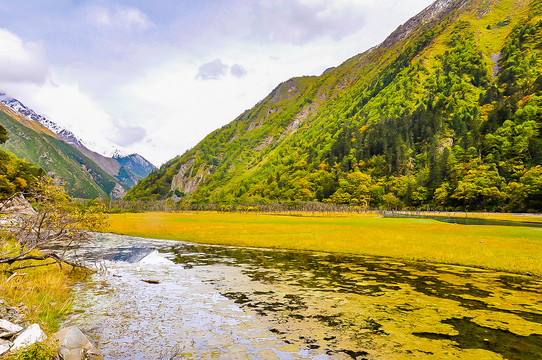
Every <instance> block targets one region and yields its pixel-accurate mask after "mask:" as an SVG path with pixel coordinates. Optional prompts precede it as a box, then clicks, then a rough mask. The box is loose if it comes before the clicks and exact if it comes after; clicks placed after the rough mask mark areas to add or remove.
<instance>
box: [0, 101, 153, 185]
mask: <svg viewBox="0 0 542 360" xmlns="http://www.w3.org/2000/svg"><path fill="white" fill-rule="evenodd" d="M0 102H2V103H3V104H5V105H6V106H8V107H9V108H11V109H12V110H13V111H15V112H17V113H19V114H21V115H22V116H24V117H26V118H27V119H29V120H33V121H35V122H37V123H39V124H41V125H43V126H44V127H45V128H47V129H49V130H51V131H52V132H53V133H54V134H55V135H56V136H57V137H58V138H60V139H61V140H63V141H64V142H65V143H67V144H69V145H71V146H73V147H75V148H76V149H77V150H79V151H80V152H81V153H83V154H84V155H85V156H86V157H88V158H89V159H90V160H92V161H93V162H94V163H96V164H97V165H98V166H99V167H100V168H101V169H103V170H104V171H105V172H106V173H107V174H109V175H110V176H112V177H114V178H115V179H116V180H117V181H118V182H119V183H120V184H121V185H123V186H126V187H128V188H130V187H133V186H134V185H135V184H136V183H137V182H138V181H139V180H140V179H142V178H144V177H145V176H147V175H148V174H149V173H150V172H152V171H154V170H155V169H156V167H155V166H154V165H153V164H151V163H150V162H149V161H148V160H146V159H145V158H143V157H142V156H141V155H138V154H130V155H128V154H127V153H126V150H124V149H122V148H120V147H119V146H116V145H114V144H111V147H110V149H109V150H108V152H109V153H110V154H111V156H105V155H103V154H101V153H98V152H96V151H93V150H90V149H89V147H88V145H87V143H86V141H84V140H82V139H81V138H79V137H78V136H76V135H75V134H74V133H73V132H71V131H70V130H68V129H66V128H64V127H62V126H60V125H58V124H57V123H56V122H54V121H52V120H50V119H48V118H47V117H45V116H43V115H40V114H38V113H36V112H35V111H34V110H32V109H31V108H29V107H27V106H26V105H24V104H23V103H22V102H20V101H19V100H17V99H14V98H11V97H9V96H7V95H6V94H3V93H2V94H0ZM117 193H118V194H122V193H123V191H121V190H120V188H119V187H117ZM119 196H120V195H119Z"/></svg>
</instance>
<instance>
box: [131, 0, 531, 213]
mask: <svg viewBox="0 0 542 360" xmlns="http://www.w3.org/2000/svg"><path fill="white" fill-rule="evenodd" d="M541 74H542V5H541V3H540V1H531V0H495V1H482V0H450V1H446V0H439V1H437V2H436V3H435V4H434V5H433V6H432V7H430V8H428V9H426V10H425V11H424V12H422V13H421V14H419V15H418V16H416V17H414V18H412V19H411V20H409V21H408V22H407V23H406V24H404V25H402V26H401V27H399V28H398V29H397V30H396V31H395V32H394V33H393V34H392V35H390V37H389V38H388V39H387V40H386V41H385V42H384V43H383V44H382V45H380V46H379V47H377V48H374V49H371V50H369V51H367V52H365V53H363V54H360V55H358V56H355V57H353V58H352V59H350V60H348V61H346V62H345V63H344V64H342V65H341V66H339V67H337V68H334V69H332V70H330V71H327V72H326V73H324V74H322V75H321V76H319V77H302V78H295V79H291V80H289V81H287V82H285V83H283V84H281V85H279V86H278V87H277V88H276V89H275V90H274V91H273V92H272V93H271V94H270V95H269V96H268V97H266V98H265V99H264V100H263V101H261V102H260V103H259V104H257V105H256V106H255V107H254V108H252V109H251V110H249V111H247V112H245V113H244V114H242V115H241V116H240V117H238V118H237V119H236V120H234V121H233V122H232V123H230V124H228V125H226V126H224V127H223V128H221V129H219V130H216V131H215V132H213V133H212V134H210V135H209V136H207V137H206V138H205V139H204V140H203V141H201V142H200V143H199V144H198V145H197V146H196V147H194V148H193V149H191V150H190V151H188V152H187V153H185V154H184V155H183V156H181V157H178V158H175V159H173V160H171V161H169V162H168V163H166V164H165V165H163V166H162V167H161V168H160V169H159V170H157V171H155V172H154V173H152V174H151V175H150V176H149V177H147V178H146V179H144V180H143V181H141V182H140V183H139V184H138V185H137V186H136V187H135V188H133V189H132V190H131V191H129V192H128V194H127V198H128V199H135V198H140V199H155V198H165V197H168V196H172V195H173V194H175V195H176V196H178V197H183V196H187V197H188V199H190V200H192V201H197V202H223V203H231V202H241V203H250V202H277V201H314V200H316V201H324V202H333V203H340V204H354V205H358V204H359V205H363V206H370V207H378V206H386V207H405V206H406V207H412V208H418V207H425V206H431V207H433V208H450V209H486V210H513V211H520V210H534V211H538V210H542V177H541V175H542V138H541V136H540V132H539V129H540V127H541V125H542V111H541V107H542V76H541Z"/></svg>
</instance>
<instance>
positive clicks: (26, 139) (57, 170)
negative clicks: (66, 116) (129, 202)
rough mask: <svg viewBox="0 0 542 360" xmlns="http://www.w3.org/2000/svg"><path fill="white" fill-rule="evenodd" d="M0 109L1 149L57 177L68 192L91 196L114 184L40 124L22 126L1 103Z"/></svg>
mask: <svg viewBox="0 0 542 360" xmlns="http://www.w3.org/2000/svg"><path fill="white" fill-rule="evenodd" d="M0 110H1V111H0V124H1V125H2V126H3V127H5V129H6V130H7V133H8V135H9V140H8V141H6V143H5V144H3V145H2V149H4V150H7V151H10V152H12V153H14V154H15V155H16V156H17V157H19V158H22V159H25V160H27V161H29V162H31V163H32V164H35V165H37V166H39V167H41V168H42V169H44V170H45V171H46V172H47V173H48V174H50V175H53V176H55V177H59V178H61V179H62V180H63V181H65V183H66V187H67V189H68V192H69V193H70V195H72V196H75V197H80V198H87V199H92V198H96V197H107V196H108V194H110V193H111V191H112V190H113V188H114V187H115V185H116V182H115V181H114V179H113V178H112V177H111V176H109V175H108V174H106V173H105V172H104V171H103V170H102V169H101V168H99V167H98V166H97V165H96V164H95V163H93V162H92V161H90V160H89V159H88V158H87V157H86V156H84V155H83V154H81V153H80V152H79V151H78V150H76V149H75V148H73V147H72V146H70V145H68V144H66V143H65V142H63V141H62V140H60V139H58V138H56V137H54V135H53V134H52V133H50V132H49V131H46V129H45V128H43V127H34V128H29V127H27V126H25V125H24V124H23V122H21V121H18V120H16V119H15V118H14V116H15V115H13V114H12V113H10V112H9V111H8V110H6V108H5V107H2V108H1V109H0ZM8 114H9V115H8ZM10 115H11V116H10ZM36 124H37V123H36ZM38 125H39V124H38ZM35 126H37V125H35Z"/></svg>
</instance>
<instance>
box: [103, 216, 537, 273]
mask: <svg viewBox="0 0 542 360" xmlns="http://www.w3.org/2000/svg"><path fill="white" fill-rule="evenodd" d="M109 221H110V224H111V226H110V228H109V229H108V231H110V232H113V233H116V234H125V235H132V236H140V237H146V238H157V239H172V240H182V241H189V242H195V243H204V244H221V245H235V246H248V247H263V248H279V249H293V250H310V251H324V252H339V253H351V254H366V255H379V256H387V257H392V258H397V259H408V260H425V261H431V262H440V263H449V264H458V265H466V266H475V267H481V268H488V269H495V270H502V271H509V272H515V273H522V274H531V275H535V276H542V228H529V227H510V226H486V225H484V226H480V225H476V226H475V225H454V224H448V223H442V222H438V221H434V220H428V219H404V218H403V219H401V218H383V217H380V216H378V215H357V214H352V215H347V216H339V215H337V216H287V215H266V214H253V213H212V212H197V213H138V214H115V215H111V216H110V218H109Z"/></svg>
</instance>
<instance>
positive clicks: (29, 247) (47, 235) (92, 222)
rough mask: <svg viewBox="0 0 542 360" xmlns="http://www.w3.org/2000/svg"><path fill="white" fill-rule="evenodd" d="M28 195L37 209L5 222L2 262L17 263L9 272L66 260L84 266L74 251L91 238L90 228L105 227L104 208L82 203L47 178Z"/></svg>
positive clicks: (99, 228) (14, 216) (0, 249)
mask: <svg viewBox="0 0 542 360" xmlns="http://www.w3.org/2000/svg"><path fill="white" fill-rule="evenodd" d="M26 195H27V196H26V197H27V198H31V199H32V200H33V203H34V204H33V208H34V211H30V212H28V213H27V214H18V215H12V216H10V217H8V218H7V221H4V224H3V226H2V233H1V234H0V236H1V238H0V246H1V247H0V264H10V265H15V266H13V267H10V268H9V270H8V271H9V272H13V271H16V270H20V269H25V268H29V267H38V266H47V265H51V264H58V265H60V266H62V264H63V263H65V264H68V265H71V266H74V267H82V263H81V262H80V261H78V260H77V257H74V254H75V253H74V251H76V249H77V248H78V247H79V246H81V245H82V244H83V243H85V242H86V241H87V240H88V238H89V236H88V231H97V230H101V229H102V228H103V227H104V226H105V215H104V213H103V211H101V209H100V208H96V207H94V208H84V207H82V206H80V205H79V204H77V203H76V202H74V201H73V200H72V199H71V198H70V197H69V196H68V195H67V193H66V191H65V190H64V188H63V187H61V186H59V185H57V184H55V182H54V180H52V179H50V178H47V177H43V178H42V179H40V180H39V181H38V183H37V184H36V185H35V186H34V187H33V189H32V191H30V192H29V193H28V194H26ZM68 254H69V256H68ZM31 260H35V261H31Z"/></svg>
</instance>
